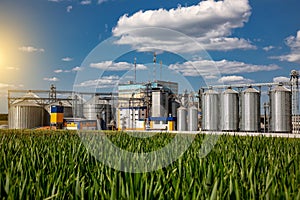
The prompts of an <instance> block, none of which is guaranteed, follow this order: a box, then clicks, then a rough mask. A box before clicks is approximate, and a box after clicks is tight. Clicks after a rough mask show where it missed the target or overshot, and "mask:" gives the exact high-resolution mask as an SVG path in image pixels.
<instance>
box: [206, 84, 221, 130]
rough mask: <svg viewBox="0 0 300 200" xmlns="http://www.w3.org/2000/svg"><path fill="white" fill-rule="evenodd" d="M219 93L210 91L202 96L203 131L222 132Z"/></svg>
mask: <svg viewBox="0 0 300 200" xmlns="http://www.w3.org/2000/svg"><path fill="white" fill-rule="evenodd" d="M219 106H220V103H219V93H218V92H216V91H214V90H212V89H209V90H207V91H206V92H204V93H203V95H202V116H203V117H202V130H205V131H218V130H220V126H219V124H220V109H219Z"/></svg>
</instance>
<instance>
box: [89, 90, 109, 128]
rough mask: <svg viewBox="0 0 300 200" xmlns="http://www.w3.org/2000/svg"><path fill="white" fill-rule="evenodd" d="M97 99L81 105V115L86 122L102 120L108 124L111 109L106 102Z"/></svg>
mask: <svg viewBox="0 0 300 200" xmlns="http://www.w3.org/2000/svg"><path fill="white" fill-rule="evenodd" d="M99 98H100V97H99V96H94V97H92V98H91V99H90V100H89V101H87V102H86V103H85V104H84V105H83V115H84V117H85V118H86V119H88V120H97V117H98V118H102V119H103V120H104V121H105V123H106V124H108V123H110V121H111V117H112V107H111V105H110V104H109V103H108V102H107V101H106V100H102V99H99Z"/></svg>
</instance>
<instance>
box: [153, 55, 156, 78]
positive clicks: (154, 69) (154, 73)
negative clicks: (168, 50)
mask: <svg viewBox="0 0 300 200" xmlns="http://www.w3.org/2000/svg"><path fill="white" fill-rule="evenodd" d="M153 63H154V66H153V81H155V79H156V53H155V52H154V54H153Z"/></svg>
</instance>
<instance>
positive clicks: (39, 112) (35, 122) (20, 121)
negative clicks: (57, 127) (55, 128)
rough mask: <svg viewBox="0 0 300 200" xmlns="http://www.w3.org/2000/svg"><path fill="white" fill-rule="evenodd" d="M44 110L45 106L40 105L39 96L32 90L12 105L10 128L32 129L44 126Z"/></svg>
mask: <svg viewBox="0 0 300 200" xmlns="http://www.w3.org/2000/svg"><path fill="white" fill-rule="evenodd" d="M26 98H27V99H26ZM35 99H36V100H35ZM44 112H45V110H44V108H43V107H42V106H41V105H39V97H38V96H37V95H36V94H34V93H31V92H30V93H28V94H26V95H25V96H24V97H22V98H20V100H17V101H16V102H15V103H13V104H12V105H11V106H10V109H9V117H8V118H9V120H8V124H9V128H11V129H30V128H35V127H40V126H43V118H44V114H45V113H44Z"/></svg>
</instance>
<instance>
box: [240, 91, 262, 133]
mask: <svg viewBox="0 0 300 200" xmlns="http://www.w3.org/2000/svg"><path fill="white" fill-rule="evenodd" d="M241 98H242V99H241V104H242V105H241V109H242V110H241V121H240V130H241V131H250V132H258V131H260V92H259V91H258V90H256V89H254V88H252V87H249V88H247V89H246V90H244V91H243V92H242V95H241Z"/></svg>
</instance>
